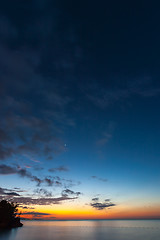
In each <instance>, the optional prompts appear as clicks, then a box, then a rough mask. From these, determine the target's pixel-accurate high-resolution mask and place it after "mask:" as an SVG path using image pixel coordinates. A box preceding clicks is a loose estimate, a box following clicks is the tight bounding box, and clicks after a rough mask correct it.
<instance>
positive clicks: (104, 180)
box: [91, 176, 108, 182]
mask: <svg viewBox="0 0 160 240" xmlns="http://www.w3.org/2000/svg"><path fill="white" fill-rule="evenodd" d="M91 178H93V179H97V180H99V181H101V182H107V181H108V179H107V178H100V177H97V176H91Z"/></svg>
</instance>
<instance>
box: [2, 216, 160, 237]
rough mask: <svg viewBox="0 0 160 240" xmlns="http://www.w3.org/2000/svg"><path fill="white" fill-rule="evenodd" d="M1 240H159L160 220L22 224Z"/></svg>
mask: <svg viewBox="0 0 160 240" xmlns="http://www.w3.org/2000/svg"><path fill="white" fill-rule="evenodd" d="M22 222H23V224H24V226H23V227H22V228H16V229H11V230H5V231H0V240H83V239H85V240H160V220H103V221H102V220H98V221H97V220H93V221H92V220H91V221H22Z"/></svg>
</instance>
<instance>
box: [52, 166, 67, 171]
mask: <svg viewBox="0 0 160 240" xmlns="http://www.w3.org/2000/svg"><path fill="white" fill-rule="evenodd" d="M68 170H69V169H68V168H67V167H65V166H59V167H57V168H50V169H49V170H48V171H49V172H67V171H68Z"/></svg>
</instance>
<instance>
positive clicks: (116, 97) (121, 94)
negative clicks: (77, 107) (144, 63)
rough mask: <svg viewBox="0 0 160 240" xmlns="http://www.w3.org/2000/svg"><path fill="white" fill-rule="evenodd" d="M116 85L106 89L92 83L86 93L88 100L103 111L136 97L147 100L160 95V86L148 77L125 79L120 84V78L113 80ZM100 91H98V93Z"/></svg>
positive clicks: (85, 90)
mask: <svg viewBox="0 0 160 240" xmlns="http://www.w3.org/2000/svg"><path fill="white" fill-rule="evenodd" d="M112 80H113V83H114V85H115V86H116V87H115V86H113V85H111V86H108V88H105V89H104V87H103V86H101V84H100V83H97V82H96V83H94V84H93V83H92V85H87V87H86V89H84V92H85V93H86V97H87V99H89V100H90V101H91V102H92V103H93V104H94V105H95V106H98V107H100V108H102V109H105V108H107V107H112V106H113V105H114V104H117V103H120V104H121V103H124V102H126V99H131V98H132V97H133V98H134V97H135V96H136V97H137V96H139V97H143V98H147V97H155V96H158V95H160V88H159V86H154V85H153V83H152V79H151V78H150V77H148V76H140V77H139V76H138V77H137V78H134V79H129V80H128V79H124V80H123V81H122V82H123V84H122V85H121V84H120V81H119V76H117V80H116V79H112ZM97 89H98V91H97Z"/></svg>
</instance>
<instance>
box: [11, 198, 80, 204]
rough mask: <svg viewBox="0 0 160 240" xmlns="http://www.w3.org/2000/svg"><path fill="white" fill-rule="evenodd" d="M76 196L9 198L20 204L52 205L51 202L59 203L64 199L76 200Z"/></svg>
mask: <svg viewBox="0 0 160 240" xmlns="http://www.w3.org/2000/svg"><path fill="white" fill-rule="evenodd" d="M76 199H77V197H65V196H61V197H57V198H56V197H55V198H54V197H52V198H50V197H41V198H32V197H13V198H12V199H11V200H12V201H14V202H17V203H18V204H21V205H52V204H60V203H62V202H65V201H73V200H76Z"/></svg>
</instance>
